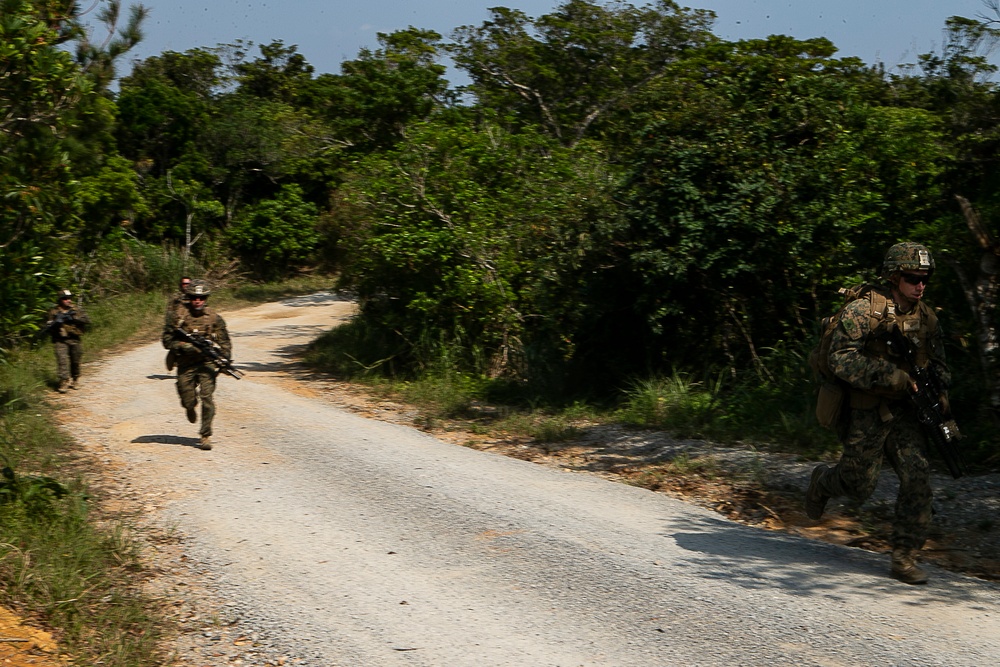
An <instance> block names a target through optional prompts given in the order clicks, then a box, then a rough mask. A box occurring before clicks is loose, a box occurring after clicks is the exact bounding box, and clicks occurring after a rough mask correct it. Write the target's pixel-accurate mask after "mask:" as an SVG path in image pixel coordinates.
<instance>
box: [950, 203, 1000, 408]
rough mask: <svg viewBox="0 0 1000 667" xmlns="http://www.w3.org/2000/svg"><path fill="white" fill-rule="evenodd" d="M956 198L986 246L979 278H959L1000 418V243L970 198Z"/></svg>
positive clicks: (983, 245)
mask: <svg viewBox="0 0 1000 667" xmlns="http://www.w3.org/2000/svg"><path fill="white" fill-rule="evenodd" d="M955 198H956V199H957V200H958V203H959V206H961V207H962V213H963V214H964V215H965V222H966V224H967V225H968V226H969V230H970V231H971V232H972V236H973V237H974V238H975V239H976V242H977V243H978V244H979V246H980V247H981V248H982V249H983V253H982V256H981V257H980V260H979V271H978V275H977V276H976V279H975V280H974V281H972V280H969V279H968V277H967V276H966V275H964V272H961V271H960V272H959V280H961V281H962V289H963V290H964V292H965V298H966V299H967V300H968V301H969V306H970V307H971V308H972V312H973V313H974V314H975V316H976V326H977V328H978V334H977V336H976V342H977V347H978V352H979V363H980V367H981V368H982V371H983V377H984V378H985V380H986V383H987V387H988V390H989V397H990V407H991V408H992V409H993V414H994V416H995V417H998V418H1000V351H998V349H1000V343H998V340H997V327H996V324H995V323H996V317H995V314H996V307H997V295H998V292H1000V244H998V243H997V241H996V240H995V239H994V238H993V236H992V235H991V234H990V232H989V230H987V229H986V226H985V225H983V223H982V220H981V219H980V218H979V213H978V212H976V210H975V209H974V208H973V207H972V204H970V203H969V200H968V199H966V198H965V197H962V196H961V195H955Z"/></svg>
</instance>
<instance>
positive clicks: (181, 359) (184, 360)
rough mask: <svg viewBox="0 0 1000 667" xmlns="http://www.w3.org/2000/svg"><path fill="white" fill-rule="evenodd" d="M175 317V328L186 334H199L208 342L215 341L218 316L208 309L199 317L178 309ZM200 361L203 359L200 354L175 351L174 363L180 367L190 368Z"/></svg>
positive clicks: (187, 310)
mask: <svg viewBox="0 0 1000 667" xmlns="http://www.w3.org/2000/svg"><path fill="white" fill-rule="evenodd" d="M177 315H178V320H177V324H176V326H178V327H180V328H181V329H183V330H184V331H187V332H188V333H193V334H200V335H202V336H204V337H205V338H208V339H209V340H213V341H214V340H216V332H217V331H218V328H219V324H218V322H219V316H218V315H216V313H215V311H214V310H212V309H210V308H209V307H208V306H206V307H205V309H204V310H203V311H202V313H201V315H194V314H192V313H191V311H190V310H189V309H188V308H186V307H184V308H178V310H177ZM202 361H203V358H202V354H201V352H197V351H189V352H184V351H181V350H178V351H177V355H176V362H177V364H178V365H180V366H191V365H194V364H199V363H201V362H202Z"/></svg>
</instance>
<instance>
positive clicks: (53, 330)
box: [45, 290, 90, 394]
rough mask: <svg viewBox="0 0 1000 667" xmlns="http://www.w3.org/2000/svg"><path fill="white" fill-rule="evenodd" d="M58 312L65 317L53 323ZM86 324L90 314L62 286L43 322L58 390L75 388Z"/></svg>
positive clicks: (78, 382) (78, 375)
mask: <svg viewBox="0 0 1000 667" xmlns="http://www.w3.org/2000/svg"><path fill="white" fill-rule="evenodd" d="M59 315H62V316H64V321H63V322H62V323H60V324H56V321H55V320H56V317H57V316H59ZM67 315H68V317H66V316H67ZM89 324H90V317H88V316H87V313H86V312H84V310H83V307H82V306H78V305H76V304H74V303H73V293H72V292H70V291H69V290H61V291H60V292H59V294H58V296H57V301H56V305H55V306H54V307H53V308H51V309H50V310H49V312H48V316H47V320H46V323H45V326H46V327H48V333H49V337H50V338H51V340H52V348H53V350H54V351H55V355H56V371H57V373H58V376H59V384H58V385H57V386H56V391H58V392H59V393H60V394H65V393H66V390H67V389H77V388H79V386H80V362H81V360H82V359H83V340H82V337H83V332H84V331H86V330H87V325H89Z"/></svg>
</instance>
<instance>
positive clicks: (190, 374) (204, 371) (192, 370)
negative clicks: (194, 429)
mask: <svg viewBox="0 0 1000 667" xmlns="http://www.w3.org/2000/svg"><path fill="white" fill-rule="evenodd" d="M218 374H219V372H218V371H217V370H215V369H214V368H212V367H211V366H207V365H205V364H196V365H194V366H178V367H177V393H178V395H180V397H181V405H182V406H184V409H185V410H186V409H188V408H194V407H195V406H196V405H198V401H199V400H200V401H201V428H200V429H199V431H198V433H199V435H203V436H209V435H212V420H213V419H215V398H214V395H215V376H216V375H218Z"/></svg>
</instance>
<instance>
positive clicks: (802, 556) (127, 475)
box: [58, 294, 1000, 667]
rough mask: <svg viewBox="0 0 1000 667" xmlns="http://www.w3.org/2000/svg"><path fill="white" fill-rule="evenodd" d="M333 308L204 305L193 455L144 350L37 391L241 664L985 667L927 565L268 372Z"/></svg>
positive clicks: (989, 597)
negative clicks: (557, 464)
mask: <svg viewBox="0 0 1000 667" xmlns="http://www.w3.org/2000/svg"><path fill="white" fill-rule="evenodd" d="M350 310H351V305H350V304H349V303H347V302H344V301H342V300H340V299H338V298H337V297H335V296H333V295H329V294H318V295H313V296H309V297H303V298H298V299H291V300H288V301H284V302H281V303H277V304H268V305H264V306H260V307H256V308H252V309H248V310H242V311H238V312H233V313H228V314H224V316H225V318H226V321H227V322H228V324H229V329H230V333H231V334H232V336H233V341H234V356H235V357H236V365H237V366H238V367H239V368H241V369H242V370H244V371H245V372H246V377H245V378H244V379H243V380H240V381H236V380H233V379H232V378H229V377H225V376H221V377H220V378H219V381H218V386H219V389H218V391H217V394H216V397H217V401H216V403H217V405H218V415H217V417H216V424H215V437H214V438H213V440H214V441H215V449H214V450H212V451H210V452H204V451H200V450H198V449H196V448H195V447H194V445H195V444H196V442H197V426H196V425H192V424H189V423H188V422H187V420H186V419H185V416H184V412H183V410H182V409H181V407H180V404H179V401H178V398H177V393H176V390H175V386H174V381H173V377H172V376H171V375H170V374H168V373H167V372H166V371H165V369H164V366H163V357H164V350H163V349H162V347H161V346H160V345H159V343H158V342H157V343H150V344H148V345H145V346H142V347H140V348H137V349H134V350H132V351H128V352H124V353H122V354H119V355H116V356H114V357H111V358H108V359H106V360H104V361H102V362H99V363H96V364H92V365H91V366H89V367H88V369H87V370H88V372H87V374H86V375H85V377H84V380H85V383H84V384H83V388H82V389H81V390H80V391H78V392H74V393H73V394H71V395H68V396H66V397H59V399H58V400H60V401H62V402H63V404H64V405H65V406H66V407H68V408H72V409H68V410H64V411H63V413H64V417H63V419H64V421H65V422H66V426H67V428H69V429H70V431H71V432H73V433H74V434H75V435H76V436H77V437H78V439H79V440H80V441H81V443H82V444H83V445H84V449H85V451H87V452H90V453H91V454H92V455H93V456H94V457H96V458H99V459H100V460H101V462H102V464H105V465H107V466H108V467H109V469H114V470H115V471H116V473H115V474H116V476H117V477H118V479H119V482H120V483H121V484H122V485H125V486H128V487H129V488H131V489H133V490H135V491H137V492H138V493H139V494H140V495H142V496H143V497H148V498H158V499H160V500H158V501H157V502H156V503H151V504H150V505H149V508H148V510H147V511H148V514H149V515H150V516H149V518H150V519H151V520H153V521H155V522H157V523H159V524H160V525H163V526H168V527H170V530H172V531H176V533H178V534H179V535H181V536H183V540H184V546H185V550H186V558H187V559H189V560H192V561H194V562H195V563H196V564H197V568H198V569H199V571H200V572H202V573H203V574H205V575H206V578H207V579H208V580H209V581H210V582H211V586H212V589H213V595H215V596H218V598H219V599H221V600H222V601H223V603H224V605H225V606H226V608H228V609H231V610H234V611H233V613H234V614H235V615H236V616H238V618H239V622H240V624H241V625H240V627H241V628H242V631H243V632H244V633H248V634H252V635H253V637H254V638H255V639H256V640H257V641H258V643H259V644H260V645H261V646H264V647H266V650H263V649H262V652H261V653H260V654H256V655H258V657H257V658H256V659H257V660H259V662H258V663H256V664H261V665H264V664H278V662H277V661H276V659H275V658H273V657H267V655H271V656H276V655H281V656H282V663H283V664H298V665H310V666H316V667H335V666H344V667H348V666H350V667H359V666H370V667H395V666H397V665H406V666H414V667H417V666H427V667H490V666H497V667H515V666H516V667H548V666H553V667H554V666H559V667H578V666H586V667H598V666H615V667H652V666H661V665H662V666H667V665H670V666H674V665H677V666H692V667H693V666H699V665H703V666H711V667H716V666H718V667H722V666H725V667H732V666H733V665H762V666H763V665H768V666H777V665H790V666H791V665H794V666H797V667H801V666H803V665H817V666H822V667H832V666H844V667H848V666H850V667H858V666H867V665H872V666H874V665H879V666H886V665H898V666H903V665H913V666H918V665H919V666H921V667H926V666H928V665H947V666H949V667H962V666H969V667H972V666H975V667H986V666H992V665H997V664H1000V587H998V586H996V585H993V584H990V583H987V582H983V581H981V580H977V579H971V578H965V577H962V576H959V575H955V574H951V573H948V572H945V571H942V570H938V569H934V568H931V575H932V580H931V584H930V585H928V586H922V587H912V586H907V585H905V584H901V583H898V582H895V581H894V580H892V579H890V578H889V577H887V576H886V574H887V568H888V563H887V559H886V557H885V556H884V555H878V554H872V553H869V552H866V551H861V550H858V549H848V548H843V547H838V546H835V545H830V544H824V543H819V542H813V541H809V540H805V539H801V538H797V537H794V536H788V535H782V534H778V533H774V532H765V531H761V530H757V529H753V528H750V527H747V526H743V525H740V524H737V523H732V522H729V521H727V520H725V519H723V518H721V517H720V516H719V515H717V514H714V513H711V512H709V511H707V510H703V509H700V508H698V507H695V506H692V505H687V504H685V503H683V502H681V501H679V500H676V499H673V498H669V497H667V496H665V495H662V494H657V493H654V492H651V491H647V490H644V489H640V488H636V487H631V486H627V485H623V484H616V483H613V482H610V481H607V480H604V479H600V478H598V477H595V476H591V475H587V474H578V473H569V472H560V471H558V470H554V469H552V468H549V467H544V466H539V465H536V464H532V463H528V462H525V461H521V460H517V459H513V458H506V457H503V456H500V455H496V454H491V453H485V452H479V451H474V450H472V449H468V448H464V447H460V446H456V445H453V444H446V443H443V442H440V441H438V440H436V439H434V438H431V437H429V436H428V435H426V434H424V433H422V432H420V431H419V430H417V429H414V428H407V427H403V426H400V425H396V424H389V423H384V422H379V421H372V420H368V419H364V418H362V417H360V416H357V415H354V414H351V413H349V412H346V411H344V410H341V409H339V408H338V407H337V406H335V405H334V404H332V402H330V401H328V400H326V399H325V398H324V395H323V393H322V391H321V387H322V383H321V382H318V381H309V380H303V379H301V378H296V377H295V374H294V373H291V372H290V371H292V370H293V369H294V368H295V364H294V355H295V353H296V351H298V350H299V349H301V346H302V345H304V344H305V343H307V342H308V341H309V340H310V339H311V338H313V337H315V336H316V335H318V334H319V333H321V332H323V331H325V330H326V329H329V328H330V327H332V326H333V325H335V324H336V323H337V322H338V321H339V320H342V319H343V318H344V317H346V316H347V315H348V314H349V312H350ZM254 659H255V658H253V657H252V656H251V657H247V656H246V655H245V654H244V655H243V656H242V657H240V658H235V657H233V656H232V655H229V654H227V653H226V652H225V651H218V652H216V655H215V657H214V658H212V657H211V655H209V654H207V653H206V654H205V655H204V657H201V658H200V662H197V663H195V662H192V663H191V664H198V665H228V664H233V663H234V662H236V663H240V664H244V665H246V664H254V663H253V660H254ZM213 660H214V661H213ZM271 661H274V662H271Z"/></svg>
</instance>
